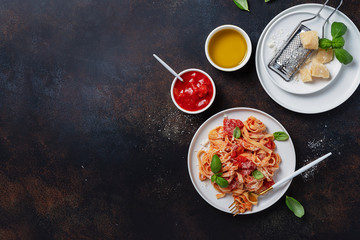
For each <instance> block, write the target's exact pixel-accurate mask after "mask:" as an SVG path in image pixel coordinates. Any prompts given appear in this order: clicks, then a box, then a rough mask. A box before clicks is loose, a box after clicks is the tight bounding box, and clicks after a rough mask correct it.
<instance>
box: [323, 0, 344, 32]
mask: <svg viewBox="0 0 360 240" xmlns="http://www.w3.org/2000/svg"><path fill="white" fill-rule="evenodd" d="M342 3H343V0H340V3H339V5H338V6H337V7H336V8H335V9H334V10H333V11H332V13H331V14H330V15H329V16H328V18H327V19H326V20H325V22H324V24H323V25H322V33H321V37H322V38H324V28H325V24H326V23H327V22H328V21H329V19H330V18H331V16H332V15H333V14H334V13H335V12H336V11H337V10H338V9H339V7H340V6H341V4H342Z"/></svg>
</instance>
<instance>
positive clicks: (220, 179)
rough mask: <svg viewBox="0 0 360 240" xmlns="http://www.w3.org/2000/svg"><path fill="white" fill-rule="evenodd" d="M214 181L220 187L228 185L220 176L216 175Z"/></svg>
mask: <svg viewBox="0 0 360 240" xmlns="http://www.w3.org/2000/svg"><path fill="white" fill-rule="evenodd" d="M215 181H216V184H217V185H219V187H221V188H226V187H227V186H229V183H228V181H226V180H225V179H224V178H222V177H217V178H216V180H215Z"/></svg>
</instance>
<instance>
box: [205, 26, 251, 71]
mask: <svg viewBox="0 0 360 240" xmlns="http://www.w3.org/2000/svg"><path fill="white" fill-rule="evenodd" d="M224 29H233V30H235V31H238V32H239V33H240V34H241V35H242V36H243V37H244V39H245V41H246V45H247V52H246V55H245V58H244V59H243V60H242V61H241V63H240V64H239V65H238V66H236V67H233V68H223V67H220V66H218V65H217V64H215V63H214V62H213V61H212V60H211V58H210V56H209V51H208V49H209V42H210V39H211V38H212V37H213V36H214V34H215V33H217V32H219V31H221V30H224ZM251 52H252V45H251V41H250V38H249V36H248V35H247V33H246V32H245V31H244V30H243V29H241V28H239V27H238V26H235V25H230V24H227V25H221V26H219V27H217V28H215V29H214V30H212V31H211V32H210V34H209V35H208V37H207V38H206V41H205V55H206V58H207V60H208V61H209V62H210V64H211V65H213V66H214V67H215V68H217V69H219V70H221V71H225V72H233V71H236V70H239V69H240V68H242V67H243V66H245V64H246V63H247V62H248V61H249V59H250V57H251Z"/></svg>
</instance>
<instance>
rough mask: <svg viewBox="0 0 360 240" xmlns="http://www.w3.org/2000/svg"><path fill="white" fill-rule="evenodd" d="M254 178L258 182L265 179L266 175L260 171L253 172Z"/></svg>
mask: <svg viewBox="0 0 360 240" xmlns="http://www.w3.org/2000/svg"><path fill="white" fill-rule="evenodd" d="M252 176H253V177H254V178H255V179H257V180H259V179H262V178H263V177H264V175H263V174H262V173H261V172H260V171H259V170H254V171H253V172H252Z"/></svg>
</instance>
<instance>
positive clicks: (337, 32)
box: [331, 22, 347, 39]
mask: <svg viewBox="0 0 360 240" xmlns="http://www.w3.org/2000/svg"><path fill="white" fill-rule="evenodd" d="M346 30H347V27H346V25H345V24H343V23H341V22H333V23H332V24H331V36H332V37H333V39H334V38H337V37H341V36H342V35H344V34H345V32H346Z"/></svg>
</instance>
